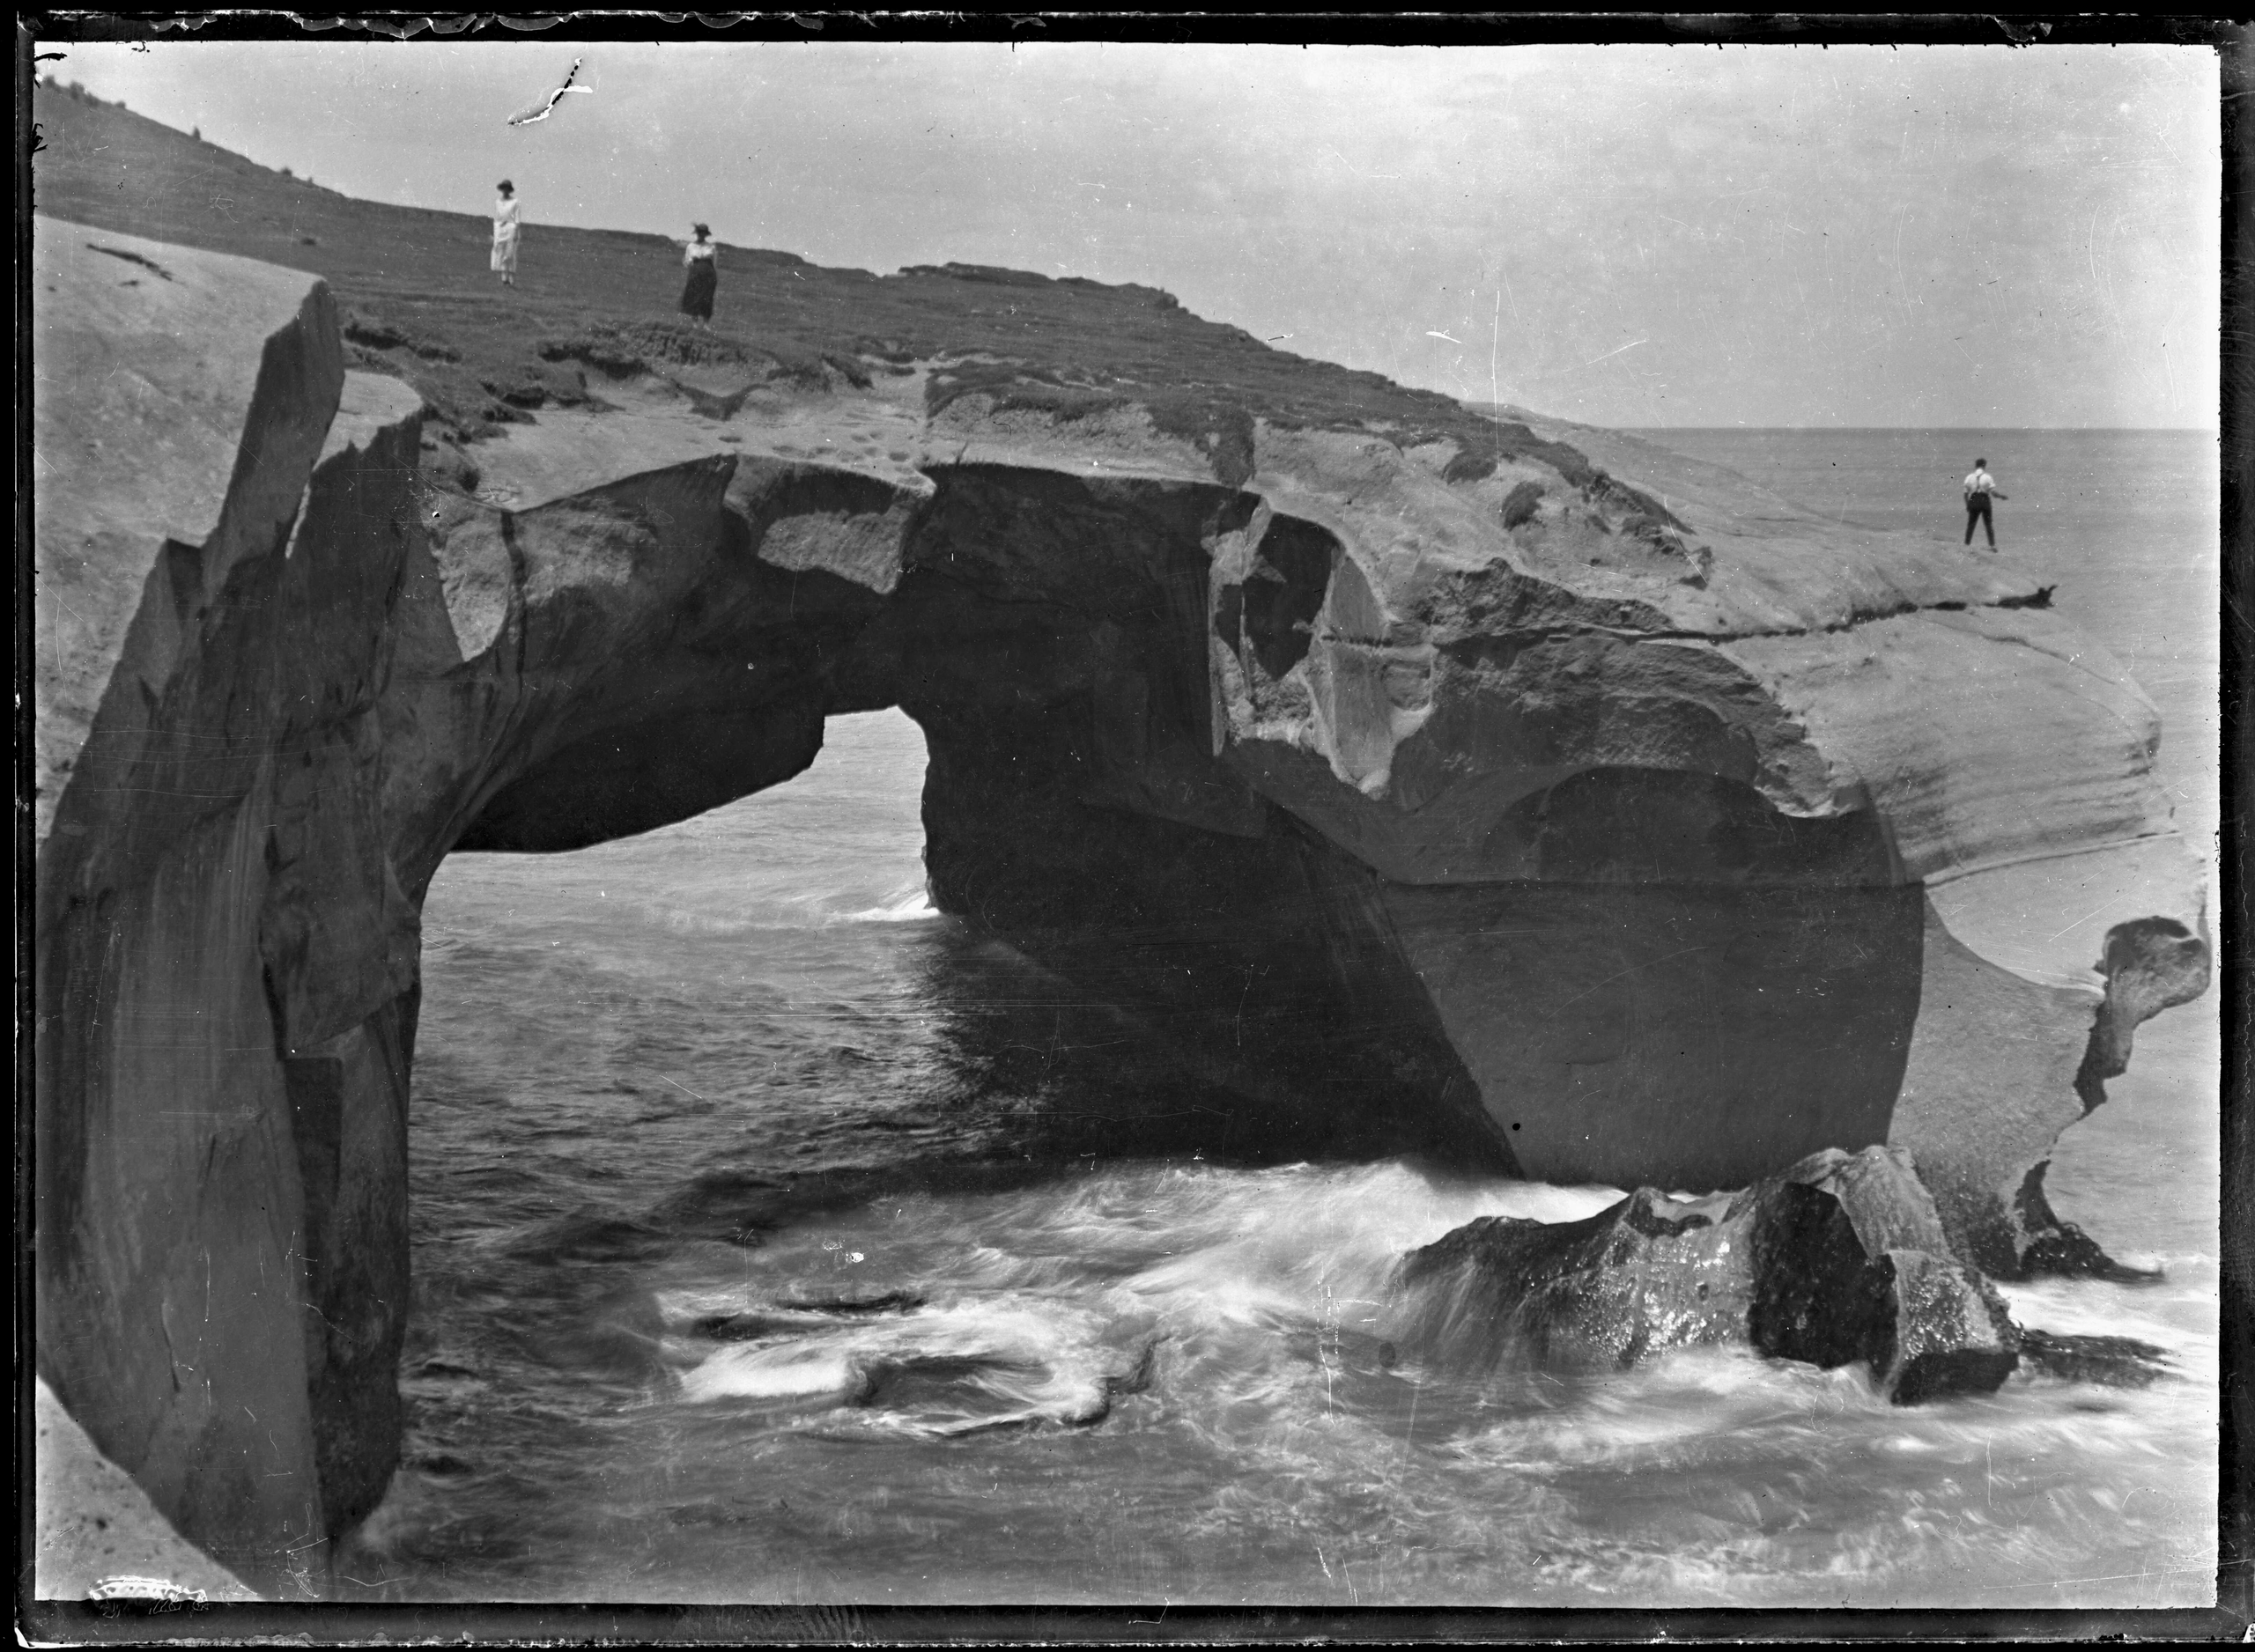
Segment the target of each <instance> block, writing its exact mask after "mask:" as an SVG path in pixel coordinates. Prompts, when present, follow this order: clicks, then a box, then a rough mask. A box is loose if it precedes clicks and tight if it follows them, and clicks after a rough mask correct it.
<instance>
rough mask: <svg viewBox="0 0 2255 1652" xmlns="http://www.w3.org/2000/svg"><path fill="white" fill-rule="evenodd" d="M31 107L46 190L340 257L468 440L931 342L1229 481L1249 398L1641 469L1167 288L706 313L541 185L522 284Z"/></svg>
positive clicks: (1045, 400) (286, 250)
mask: <svg viewBox="0 0 2255 1652" xmlns="http://www.w3.org/2000/svg"><path fill="white" fill-rule="evenodd" d="M32 114H33V120H34V121H35V122H37V125H38V133H39V138H40V147H39V148H38V150H37V151H36V152H35V153H34V156H33V162H32V178H33V198H34V204H35V207H36V209H37V210H40V211H41V212H46V213H49V214H52V215H54V216H55V217H57V218H69V219H72V220H75V221H77V222H79V223H83V224H88V225H93V226H94V227H96V228H99V229H104V230H110V231H115V232H123V233H126V234H131V235H139V236H144V237H146V238H148V239H150V240H161V241H172V242H175V243H178V244H180V245H182V246H188V247H203V248H205V249H207V250H210V251H213V252H221V253H232V254H236V255H238V256H240V257H245V258H256V259H261V260H263V261H265V262H268V263H274V264H283V265H287V266H289V267H290V268H292V269H303V270H307V271H309V272H311V273H313V274H314V275H318V276H320V277H322V278H323V279H325V280H326V281H327V282H328V283H329V286H330V287H331V289H332V290H333V291H335V292H336V296H337V299H338V300H339V303H340V306H341V308H342V309H343V311H344V318H345V336H346V338H347V340H348V342H349V344H350V346H351V352H352V355H353V358H354V359H355V361H356V363H357V364H358V365H362V366H365V367H368V368H371V369H373V370H375V371H380V372H388V373H391V374H393V375H395V376H396V377H398V378H402V379H404V380H407V381H408V382H409V383H410V384H412V385H413V386H414V387H416V388H417V389H418V391H420V392H421V393H422V395H423V397H424V400H425V402H427V403H428V404H429V407H430V408H431V409H432V411H433V414H435V416H436V417H437V419H438V420H439V421H440V423H441V424H444V425H445V426H447V427H450V428H451V430H452V431H453V433H454V434H455V437H456V438H457V439H476V438H477V437H479V436H484V435H490V434H492V433H493V432H494V431H496V430H498V429H499V427H500V426H501V425H503V424H507V423H510V422H513V421H519V420H522V419H525V418H527V417H535V416H536V413H535V410H536V409H539V408H541V407H543V406H547V405H550V404H570V403H573V402H585V401H588V400H591V399H599V398H600V396H601V394H602V387H603V378H604V376H605V375H606V374H618V375H624V374H628V373H632V372H638V371H642V370H645V369H650V368H655V369H657V370H660V371H663V370H665V369H667V368H669V367H680V366H688V365H713V366H721V367H727V366H732V365H733V366H740V367H742V368H743V372H744V376H745V379H746V380H747V381H750V380H755V379H759V378H771V379H772V378H782V379H786V380H791V381H794V382H796V383H799V384H801V385H803V386H806V387H821V386H824V385H825V384H829V383H832V381H833V375H834V377H835V380H839V381H844V382H849V383H858V384H866V383H868V382H869V375H870V373H871V372H882V371H884V369H885V368H886V366H887V365H894V366H898V365H900V364H905V363H907V362H911V361H919V360H921V361H936V362H939V363H942V364H943V365H942V366H941V367H940V368H939V369H938V370H936V371H935V372H934V373H933V375H932V377H931V379H930V380H929V381H928V406H929V408H930V409H932V410H934V411H936V410H937V409H939V408H941V407H943V406H944V405H946V403H947V402H949V401H950V400H952V399H954V398H956V397H957V396H961V395H969V394H972V393H983V394H987V395H992V396H994V397H995V398H996V399H997V401H998V402H1002V404H1004V405H1015V406H1026V407H1039V408H1043V409H1047V410H1049V411H1051V412H1052V413H1053V414H1054V415H1055V416H1058V417H1063V418H1067V419H1070V418H1073V417H1082V416H1085V415H1087V414H1090V413H1093V412H1097V411H1099V410H1101V409H1105V408H1109V407H1113V406H1118V405H1120V404H1123V403H1135V404H1139V405H1141V406H1142V407H1144V408H1146V409H1149V410H1150V415H1151V417H1152V419H1153V420H1154V422H1155V423H1156V424H1157V425H1158V426H1159V427H1160V428H1161V429H1162V430H1165V431H1170V432H1172V433H1173V434H1176V435H1179V436H1182V437H1184V438H1186V439H1188V440H1190V441H1192V442H1194V443H1195V444H1197V445H1199V446H1203V447H1204V448H1205V449H1206V450H1207V452H1208V454H1209V457H1210V460H1211V462H1212V464H1213V466H1214V469H1215V472H1216V476H1219V477H1220V478H1221V479H1223V480H1224V481H1225V482H1228V483H1231V484H1232V485H1234V484H1236V483H1239V482H1242V481H1243V480H1244V479H1245V477H1246V475H1247V474H1249V472H1250V469H1251V465H1252V431H1253V419H1255V418H1256V417H1257V418H1263V419H1266V420H1268V421H1269V422H1270V423H1271V424H1279V425H1285V426H1291V427H1298V428H1306V427H1315V428H1320V429H1335V430H1352V431H1379V432H1383V433H1385V434H1386V435H1387V436H1388V437H1389V439H1393V440H1394V441H1397V442H1399V443H1401V445H1402V446H1415V445H1416V444H1417V443H1419V442H1423V441H1433V440H1438V439H1449V440H1453V441H1454V442H1455V443H1456V444H1457V446H1458V448H1459V450H1460V451H1459V454H1458V457H1457V460H1456V461H1455V463H1454V464H1453V465H1452V466H1451V467H1450V477H1449V479H1450V480H1451V481H1467V480H1476V479H1477V478H1478V477H1480V476H1486V475H1487V474H1489V473H1490V471H1492V470H1493V469H1494V468H1495V467H1496V465H1497V462H1499V461H1501V460H1503V459H1505V458H1510V457H1518V456H1522V455H1523V456H1527V457H1531V458H1534V459H1536V460H1539V461H1542V462H1543V463H1546V464H1548V465H1549V466H1551V467H1552V468H1555V469H1556V470H1557V471H1558V473H1559V474H1560V476H1562V477H1563V478H1564V480H1565V481H1566V483H1568V484H1569V485H1571V486H1575V487H1579V488H1583V489H1586V490H1590V489H1593V490H1599V491H1608V492H1612V493H1615V494H1616V495H1619V494H1628V493H1630V492H1632V491H1633V490H1627V489H1624V488H1623V487H1622V485H1621V484H1619V483H1609V482H1608V479H1607V478H1605V477H1604V476H1602V474H1601V473H1599V472H1595V471H1593V469H1592V468H1591V467H1590V466H1589V464H1588V462H1587V461H1586V460H1585V459H1584V458H1583V456H1582V455H1581V454H1579V453H1578V452H1577V451H1576V450H1575V449H1573V448H1571V447H1568V446H1564V445H1562V444H1558V443H1555V442H1545V441H1542V440H1540V439H1537V438H1536V437H1535V436H1534V434H1533V433H1532V432H1531V431H1528V430H1527V427H1526V426H1525V425H1522V424H1499V423H1497V422H1495V421H1492V420H1490V419H1487V418H1483V417H1480V416H1479V415H1477V414H1475V413H1473V412H1471V411H1470V410H1468V409H1466V408H1465V407H1463V406H1462V405H1461V404H1460V403H1459V402H1456V401H1454V400H1453V399H1452V398H1451V397H1448V396H1445V395H1441V394H1439V393H1438V392H1437V391H1430V390H1413V389H1410V388H1408V387H1404V386H1401V385H1398V384H1395V383H1394V381H1393V380H1389V379H1386V378H1383V377H1381V376H1379V374H1377V373H1374V372H1355V371H1353V370H1351V369H1349V368H1346V367H1341V366H1336V365H1333V364H1331V363H1329V362H1322V361H1312V360H1310V359H1308V358H1305V357H1301V356H1294V355H1290V354H1288V353H1286V352H1285V351H1283V350H1271V349H1269V348H1268V346H1267V345H1266V344H1263V343H1261V341H1260V340H1258V339H1256V338H1254V337H1253V336H1252V335H1251V334H1249V333H1247V332H1246V331H1245V330H1244V329H1243V328H1236V327H1229V326H1224V325H1222V324H1220V323H1217V322H1213V321H1201V319H1200V318H1198V317H1197V316H1194V315H1193V314H1191V313H1189V312H1188V311H1187V310H1185V309H1183V308H1182V307H1181V306H1180V305H1179V304H1178V303H1176V302H1175V300H1174V299H1172V297H1170V296H1169V295H1168V294H1166V293H1164V292H1161V291H1157V289H1155V288H1150V287H1140V286H1105V285H1103V284H1099V283H1097V282H1093V281H1086V280H1080V279H1065V280H1053V279H1051V278H1050V277H1046V276H1040V275H1033V274H1028V273H1024V272H1021V271H1017V270H1008V269H987V268H982V267H974V266H968V265H960V264H949V265H943V266H939V267H932V266H916V267H913V268H911V269H906V270H903V271H901V272H900V273H898V275H892V276H883V277H880V276H874V275H871V274H869V272H868V271H866V270H861V269H824V268H822V267H821V266H819V265H816V264H810V263H809V262H806V260H804V259H802V258H800V257H798V256H797V255H795V254H791V253H783V252H772V251H765V250H762V249H758V248H754V247H728V246H723V247H722V249H721V287H720V298H719V302H718V305H717V307H716V308H715V311H714V314H713V330H712V332H710V333H703V332H699V331H698V330H696V329H694V328H691V327H690V326H689V325H688V324H687V322H686V321H684V319H683V318H682V317H680V316H679V315H678V314H677V313H676V312H675V307H674V306H675V301H676V299H677V297H678V295H679V292H680V289H681V279H682V272H681V268H680V264H681V254H680V250H679V248H678V247H677V245H676V244H675V243H674V242H672V241H670V240H667V239H666V238H665V237H663V236H659V235H648V234H637V233H630V232H625V231H616V230H580V229H564V228H558V227H556V226H553V225H545V224H542V223H540V222H539V221H538V218H537V214H538V212H539V210H540V206H539V203H537V202H533V203H528V204H529V210H530V211H531V212H532V213H533V214H534V215H535V216H534V218H532V219H531V221H529V222H528V224H527V225H526V226H525V230H524V235H523V245H522V251H521V256H520V267H519V270H518V275H517V280H518V284H517V285H516V286H515V287H514V288H504V287H502V286H501V285H500V284H499V281H498V279H497V278H496V277H494V276H493V275H492V273H491V272H490V271H489V270H488V269H487V268H486V254H487V251H488V248H489V247H490V245H491V240H492V230H491V223H490V220H489V219H487V218H484V217H483V216H478V215H473V214H469V213H463V212H439V211H433V210H427V209H424V208H418V207H401V206H388V205H386V204H384V203H381V202H374V201H359V200H355V199H353V198H352V197H351V196H349V195H339V194H337V193H336V191H334V190H331V189H325V188H320V187H319V186H317V185H316V184H314V182H313V181H311V180H309V179H303V178H295V177H292V176H291V175H290V174H289V173H282V172H272V171H269V170H268V169H267V168H265V167H263V166H256V165H255V164H253V163H252V162H250V161H248V160H246V159H243V158H242V157H241V156H240V155H236V154H233V153H231V152H230V151H226V150H224V149H221V148H219V147H218V146H217V145H215V144H207V143H204V142H203V141H202V140H201V139H200V138H197V137H194V136H189V134H187V133H183V132H179V131H175V130H174V129H172V128H171V127H168V126H163V125H159V123H158V122H154V121H152V120H149V119H147V118H146V117H144V116H142V115H138V114H133V113H131V112H130V111H129V110H127V109H125V108H123V107H119V106H117V105H115V104H107V103H103V102H101V101H100V100H95V99H92V98H90V97H86V96H84V95H81V94H79V93H77V92H72V91H70V90H68V89H65V88H61V87H57V86H55V85H50V84H47V83H42V84H41V85H40V86H39V87H38V88H37V89H36V91H35V92H34V93H33V109H32ZM1641 497H1642V496H1638V498H1640V499H1641ZM1644 503H1645V504H1648V505H1651V508H1652V510H1653V511H1654V512H1658V511H1659V506H1658V505H1656V504H1651V502H1650V501H1644Z"/></svg>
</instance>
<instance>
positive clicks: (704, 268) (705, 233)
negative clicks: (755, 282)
mask: <svg viewBox="0 0 2255 1652" xmlns="http://www.w3.org/2000/svg"><path fill="white" fill-rule="evenodd" d="M693 227H694V228H695V230H696V232H697V239H696V240H692V241H688V242H684V244H683V247H682V254H681V266H682V268H683V269H686V270H687V271H689V278H688V279H687V280H686V281H684V282H683V283H682V284H681V313H683V314H684V315H685V316H687V317H688V318H689V319H690V320H691V321H694V322H696V323H697V325H698V326H699V327H701V328H706V329H707V330H710V328H712V325H713V292H714V291H715V290H716V289H717V288H718V287H719V286H720V284H721V272H720V266H719V264H718V263H717V262H716V261H715V257H714V254H717V253H718V252H719V251H720V250H721V249H720V247H718V246H716V245H715V244H714V243H713V240H712V235H713V232H712V231H711V230H709V229H707V228H706V226H705V225H702V224H699V225H694V226H693Z"/></svg>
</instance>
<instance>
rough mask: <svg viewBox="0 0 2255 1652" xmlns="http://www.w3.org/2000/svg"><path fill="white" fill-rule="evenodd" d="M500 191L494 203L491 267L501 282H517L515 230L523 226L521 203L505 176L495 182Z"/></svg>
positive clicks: (511, 283)
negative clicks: (497, 182)
mask: <svg viewBox="0 0 2255 1652" xmlns="http://www.w3.org/2000/svg"><path fill="white" fill-rule="evenodd" d="M494 188H496V189H498V190H499V195H496V196H495V198H494V202H493V269H494V272H495V273H496V274H497V275H499V277H501V284H502V285H503V286H505V287H514V286H515V285H516V284H517V232H518V231H519V229H521V227H522V216H523V212H524V203H523V202H521V201H520V200H518V199H517V186H516V185H514V184H513V183H511V182H510V181H508V180H507V179H506V178H504V179H502V180H501V181H500V182H499V184H497V185H495V186H494Z"/></svg>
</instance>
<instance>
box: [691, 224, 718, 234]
mask: <svg viewBox="0 0 2255 1652" xmlns="http://www.w3.org/2000/svg"><path fill="white" fill-rule="evenodd" d="M689 227H690V228H691V229H692V230H695V231H696V232H698V233H699V235H710V234H711V233H712V232H713V226H712V225H710V224H692V225H690V226H689Z"/></svg>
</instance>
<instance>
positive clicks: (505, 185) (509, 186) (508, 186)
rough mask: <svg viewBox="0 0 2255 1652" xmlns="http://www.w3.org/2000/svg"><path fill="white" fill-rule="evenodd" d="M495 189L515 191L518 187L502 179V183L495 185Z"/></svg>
mask: <svg viewBox="0 0 2255 1652" xmlns="http://www.w3.org/2000/svg"><path fill="white" fill-rule="evenodd" d="M493 187H494V188H496V189H510V190H514V188H516V187H517V186H516V185H514V184H513V183H511V182H510V181H508V180H507V179H506V178H504V179H502V180H501V181H500V182H499V183H497V184H495V185H494V186H493Z"/></svg>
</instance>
